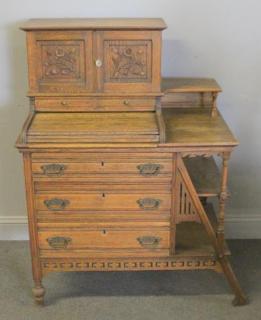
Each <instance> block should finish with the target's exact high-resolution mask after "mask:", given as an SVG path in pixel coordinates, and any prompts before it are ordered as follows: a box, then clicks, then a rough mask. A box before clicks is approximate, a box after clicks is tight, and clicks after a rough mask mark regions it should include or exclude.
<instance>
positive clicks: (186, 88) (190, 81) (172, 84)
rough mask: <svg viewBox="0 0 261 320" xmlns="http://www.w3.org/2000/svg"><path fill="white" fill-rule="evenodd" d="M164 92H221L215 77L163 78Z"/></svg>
mask: <svg viewBox="0 0 261 320" xmlns="http://www.w3.org/2000/svg"><path fill="white" fill-rule="evenodd" d="M162 91H163V92H164V93H184V92H188V93H193V92H221V91H222V89H221V87H220V86H219V84H218V83H217V82H216V80H215V79H211V78H163V79H162Z"/></svg>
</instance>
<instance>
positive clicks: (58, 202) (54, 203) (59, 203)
mask: <svg viewBox="0 0 261 320" xmlns="http://www.w3.org/2000/svg"><path fill="white" fill-rule="evenodd" d="M44 204H45V206H46V207H47V208H48V209H49V210H52V211H59V210H63V209H65V207H66V206H68V205H69V204H70V201H69V200H66V199H58V198H53V199H50V200H44Z"/></svg>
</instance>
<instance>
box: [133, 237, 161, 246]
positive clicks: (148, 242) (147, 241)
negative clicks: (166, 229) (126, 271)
mask: <svg viewBox="0 0 261 320" xmlns="http://www.w3.org/2000/svg"><path fill="white" fill-rule="evenodd" d="M137 240H138V242H139V243H140V245H141V246H142V247H156V246H157V245H159V243H160V241H161V238H159V237H153V236H144V237H139V238H137Z"/></svg>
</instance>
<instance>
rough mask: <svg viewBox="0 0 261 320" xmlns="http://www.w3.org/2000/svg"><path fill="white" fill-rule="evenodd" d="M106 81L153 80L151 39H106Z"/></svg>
mask: <svg viewBox="0 0 261 320" xmlns="http://www.w3.org/2000/svg"><path fill="white" fill-rule="evenodd" d="M104 50H105V53H104V56H105V81H107V82H148V81H151V41H149V40H144V41H134V40H117V41H113V40H106V41H105V45H104Z"/></svg>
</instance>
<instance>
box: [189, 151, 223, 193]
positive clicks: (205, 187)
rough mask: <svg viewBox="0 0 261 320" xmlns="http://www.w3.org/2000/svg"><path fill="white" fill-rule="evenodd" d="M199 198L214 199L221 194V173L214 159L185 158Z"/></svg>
mask: <svg viewBox="0 0 261 320" xmlns="http://www.w3.org/2000/svg"><path fill="white" fill-rule="evenodd" d="M183 161H184V164H185V166H186V168H187V170H188V173H189V176H190V178H191V180H192V183H193V185H194V187H195V189H196V191H197V194H198V196H199V197H213V196H217V195H218V194H219V192H220V172H219V169H218V167H217V164H216V162H215V160H214V158H213V157H209V158H205V157H194V158H183Z"/></svg>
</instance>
